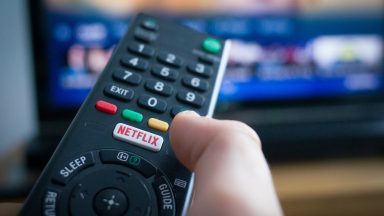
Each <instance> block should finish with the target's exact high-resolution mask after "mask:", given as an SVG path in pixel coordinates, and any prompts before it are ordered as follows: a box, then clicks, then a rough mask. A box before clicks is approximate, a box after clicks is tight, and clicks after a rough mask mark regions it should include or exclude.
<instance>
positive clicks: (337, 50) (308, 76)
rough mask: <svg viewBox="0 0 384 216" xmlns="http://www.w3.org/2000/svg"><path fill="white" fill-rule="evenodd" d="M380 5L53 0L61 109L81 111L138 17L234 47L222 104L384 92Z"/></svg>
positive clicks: (322, 0) (52, 93)
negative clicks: (171, 22) (146, 14)
mask: <svg viewBox="0 0 384 216" xmlns="http://www.w3.org/2000/svg"><path fill="white" fill-rule="evenodd" d="M383 4H384V3H383V1H382V0H366V1H358V0H338V1H334V0H315V1H313V0H268V1H265V0H204V1H203V0H199V1H178V0H130V1H126V0H109V1H105V0H81V1H80V0H45V1H44V14H43V18H44V19H43V22H44V26H43V27H44V28H43V36H44V41H45V45H46V46H45V47H44V49H46V50H45V53H46V54H47V55H46V58H45V59H47V61H46V64H47V66H48V76H49V86H48V92H49V99H50V102H49V103H50V104H51V105H52V106H54V107H64V108H73V107H78V106H79V105H80V104H81V103H82V101H83V100H84V99H85V97H86V95H87V94H88V92H89V91H90V89H91V88H92V86H93V84H94V83H95V81H96V80H97V77H98V75H99V74H100V73H101V72H102V70H103V68H104V66H105V65H106V63H107V61H108V59H109V58H110V56H111V54H112V51H113V48H114V46H115V45H116V44H117V42H118V41H119V40H120V38H121V37H122V36H123V34H124V33H125V31H126V30H127V28H128V26H129V23H130V19H131V16H132V15H134V14H135V13H136V12H137V11H142V10H144V11H152V12H154V13H160V14H163V15H166V16H169V17H171V18H173V19H175V20H178V21H179V22H180V23H182V24H184V25H187V26H190V27H192V28H194V29H197V30H199V31H203V32H207V33H210V34H213V35H217V36H219V37H222V38H228V39H231V40H232V49H231V53H230V58H229V63H228V67H227V70H226V75H225V77H224V81H223V85H222V88H221V91H220V97H219V100H221V101H230V102H244V101H257V102H263V101H276V100H279V101H280V100H291V99H303V100H306V99H313V98H322V97H323V98H324V97H335V96H347V95H361V94H377V93H381V92H383V90H384V83H383V81H384V77H383V72H384V71H383V70H384V69H383V43H384V37H383V31H384V30H383V26H384V21H383V19H384V17H383V9H382V8H384V7H383V6H384V5H383Z"/></svg>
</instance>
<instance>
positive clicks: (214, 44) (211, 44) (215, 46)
mask: <svg viewBox="0 0 384 216" xmlns="http://www.w3.org/2000/svg"><path fill="white" fill-rule="evenodd" d="M202 46H203V50H204V51H206V52H209V53H213V54H217V53H219V52H220V50H221V43H220V41H218V40H216V39H215V38H207V39H205V40H204V42H203V45H202Z"/></svg>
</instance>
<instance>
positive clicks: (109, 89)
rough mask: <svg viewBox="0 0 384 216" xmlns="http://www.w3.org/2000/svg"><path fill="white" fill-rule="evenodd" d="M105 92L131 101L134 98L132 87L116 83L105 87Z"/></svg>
mask: <svg viewBox="0 0 384 216" xmlns="http://www.w3.org/2000/svg"><path fill="white" fill-rule="evenodd" d="M104 93H105V94H106V95H108V96H111V97H114V98H116V99H120V100H123V101H130V100H132V98H133V91H132V90H131V89H128V88H125V87H122V86H119V85H115V84H109V85H108V86H106V87H105V89H104Z"/></svg>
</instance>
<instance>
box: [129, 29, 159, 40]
mask: <svg viewBox="0 0 384 216" xmlns="http://www.w3.org/2000/svg"><path fill="white" fill-rule="evenodd" d="M134 34H135V38H136V39H138V40H141V41H143V42H146V43H149V42H152V41H154V40H156V39H157V34H155V33H153V32H149V31H146V30H144V29H141V28H138V29H136V30H135V33H134Z"/></svg>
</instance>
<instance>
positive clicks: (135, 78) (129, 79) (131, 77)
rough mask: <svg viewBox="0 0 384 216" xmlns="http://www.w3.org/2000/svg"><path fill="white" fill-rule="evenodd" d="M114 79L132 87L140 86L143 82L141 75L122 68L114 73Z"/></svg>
mask: <svg viewBox="0 0 384 216" xmlns="http://www.w3.org/2000/svg"><path fill="white" fill-rule="evenodd" d="M113 78H114V79H115V80H118V81H121V82H124V83H127V84H130V85H139V84H140V82H141V76H140V75H138V74H136V73H133V72H131V71H129V70H124V69H120V68H119V69H115V70H114V71H113Z"/></svg>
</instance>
